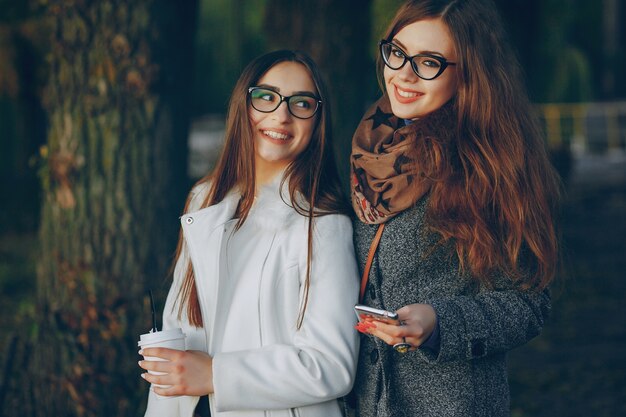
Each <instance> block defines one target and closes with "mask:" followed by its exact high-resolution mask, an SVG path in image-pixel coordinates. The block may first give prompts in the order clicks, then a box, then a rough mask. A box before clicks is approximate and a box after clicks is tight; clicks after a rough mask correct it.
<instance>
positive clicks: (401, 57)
mask: <svg viewBox="0 0 626 417" xmlns="http://www.w3.org/2000/svg"><path fill="white" fill-rule="evenodd" d="M380 50H381V52H382V55H383V59H384V60H385V63H386V64H387V66H389V68H391V69H393V70H397V69H400V68H401V67H402V66H403V65H404V63H405V60H409V59H410V58H409V57H408V56H407V55H406V54H405V53H404V51H403V50H402V49H400V48H398V47H397V46H395V45H394V44H392V43H384V44H382V45H381V47H380ZM411 66H412V67H413V71H415V72H416V73H417V74H418V75H419V76H420V77H422V78H424V79H426V80H432V79H433V78H435V77H437V76H438V75H439V74H440V73H441V72H442V71H443V69H442V66H443V65H442V63H441V62H440V61H438V60H437V59H435V58H433V57H430V56H414V57H413V58H412V59H411Z"/></svg>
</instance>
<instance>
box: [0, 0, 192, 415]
mask: <svg viewBox="0 0 626 417" xmlns="http://www.w3.org/2000/svg"><path fill="white" fill-rule="evenodd" d="M196 8H197V3H196V1H192V0H187V1H185V2H180V3H174V2H171V1H169V0H135V1H132V2H128V1H125V0H102V1H73V0H70V1H68V0H48V1H47V20H48V22H49V24H50V25H51V27H52V36H51V38H52V39H51V43H52V45H51V54H50V57H49V62H50V73H49V81H48V84H47V87H46V90H45V95H44V103H45V109H46V111H47V116H48V120H49V129H48V134H47V147H46V148H45V149H44V152H43V154H42V155H43V156H44V159H43V161H42V166H41V169H40V175H41V183H42V188H43V207H42V217H41V228H40V241H41V257H40V262H39V265H38V279H37V298H38V306H37V313H36V315H37V317H36V318H37V326H36V328H35V331H34V335H33V336H32V337H33V348H32V349H33V350H32V355H31V357H30V358H29V367H28V372H26V373H25V374H24V376H23V377H22V382H23V386H21V387H19V389H16V392H15V393H14V394H12V395H11V401H13V402H15V404H14V405H15V407H5V411H6V410H10V409H15V410H16V411H15V413H16V415H33V416H38V415H46V416H51V415H53V416H126V415H128V416H131V415H132V416H136V415H138V414H139V410H140V408H142V406H143V404H145V397H146V392H147V385H146V384H145V383H142V382H140V381H141V379H140V378H139V373H140V372H139V371H140V370H139V369H138V368H137V365H136V358H137V353H136V352H137V344H136V342H137V339H138V336H139V334H140V333H143V332H145V331H146V330H148V329H149V328H150V323H151V322H150V316H149V313H148V311H146V309H145V308H144V305H145V304H144V302H145V301H144V300H145V290H146V289H147V288H153V287H154V286H157V285H161V286H162V285H163V284H164V283H165V282H164V279H163V278H164V276H165V273H166V270H167V266H168V265H169V263H170V255H171V253H172V251H173V245H174V244H175V242H176V230H177V229H178V223H177V221H176V218H177V215H178V213H179V212H180V209H181V208H182V204H183V202H184V194H185V193H186V191H187V189H188V187H187V186H188V185H189V184H187V180H186V177H185V171H186V170H185V165H186V164H185V161H186V149H187V147H186V138H187V126H188V120H187V118H188V116H189V102H190V100H189V97H190V93H191V92H190V85H191V84H190V81H191V71H192V62H191V61H192V52H193V36H194V28H195V19H196ZM164 290H165V289H164ZM18 378H19V377H18Z"/></svg>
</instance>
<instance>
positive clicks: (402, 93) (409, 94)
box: [396, 87, 418, 98]
mask: <svg viewBox="0 0 626 417" xmlns="http://www.w3.org/2000/svg"><path fill="white" fill-rule="evenodd" d="M396 90H397V91H398V95H399V96H400V97H404V98H413V97H417V95H418V93H412V92H409V91H404V90H400V89H399V88H398V87H396Z"/></svg>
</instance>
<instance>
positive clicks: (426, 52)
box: [392, 38, 445, 58]
mask: <svg viewBox="0 0 626 417" xmlns="http://www.w3.org/2000/svg"><path fill="white" fill-rule="evenodd" d="M392 42H393V43H395V44H396V45H398V46H401V47H402V49H404V50H405V51H407V50H408V49H409V48H407V47H406V46H405V45H404V44H403V43H402V42H400V40H399V39H398V38H393V39H392ZM418 53H419V54H422V55H438V56H440V57H442V58H445V55H444V54H442V53H441V52H438V51H419V52H418Z"/></svg>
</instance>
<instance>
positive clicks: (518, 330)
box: [419, 277, 551, 362]
mask: <svg viewBox="0 0 626 417" xmlns="http://www.w3.org/2000/svg"><path fill="white" fill-rule="evenodd" d="M507 281H509V280H508V279H506V278H504V277H501V279H500V283H501V284H502V283H503V282H507ZM431 304H432V305H433V307H434V308H435V311H436V312H437V316H438V320H439V325H440V350H439V353H438V354H437V355H435V354H433V353H432V352H429V351H428V350H426V349H419V354H421V355H423V356H424V359H425V360H426V361H428V362H447V361H455V360H472V359H477V358H481V357H484V356H488V355H497V354H502V353H505V352H507V351H509V350H511V349H513V348H515V347H518V346H521V345H523V344H525V343H526V342H528V341H530V340H531V339H532V338H534V337H535V336H537V335H538V334H539V333H540V332H541V329H542V328H543V324H544V321H545V320H546V319H547V318H548V316H549V313H550V308H551V300H550V293H549V290H548V289H545V290H543V291H531V290H528V291H524V290H518V289H515V288H513V286H512V283H510V281H509V284H508V285H506V286H504V287H502V286H501V287H500V288H495V289H492V290H486V291H482V292H479V293H478V294H477V295H474V296H456V297H451V298H448V299H439V300H433V301H432V302H431Z"/></svg>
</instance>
